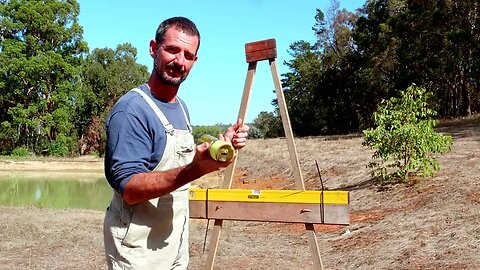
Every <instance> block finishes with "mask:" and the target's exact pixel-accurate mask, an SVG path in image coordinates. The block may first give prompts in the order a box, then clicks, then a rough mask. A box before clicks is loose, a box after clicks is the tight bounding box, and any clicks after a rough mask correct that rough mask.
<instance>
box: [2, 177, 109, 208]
mask: <svg viewBox="0 0 480 270" xmlns="http://www.w3.org/2000/svg"><path fill="white" fill-rule="evenodd" d="M92 177H95V178H90V179H89V180H88V181H85V180H84V179H81V178H78V179H79V180H76V179H72V176H68V175H65V176H64V177H59V176H55V177H51V178H49V177H43V178H40V179H39V178H38V177H25V176H9V177H0V190H1V192H0V205H5V206H36V207H40V208H55V209H65V208H82V209H92V210H101V211H103V210H104V209H105V208H107V206H108V205H109V203H110V200H111V198H112V189H111V187H110V186H109V185H108V183H107V181H106V180H105V178H104V177H102V176H99V175H98V174H97V175H95V176H92Z"/></svg>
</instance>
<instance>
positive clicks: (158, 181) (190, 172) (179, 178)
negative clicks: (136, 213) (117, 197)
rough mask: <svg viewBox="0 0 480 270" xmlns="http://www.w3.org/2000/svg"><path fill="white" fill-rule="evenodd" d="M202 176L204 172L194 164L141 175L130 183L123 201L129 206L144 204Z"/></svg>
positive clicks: (134, 177)
mask: <svg viewBox="0 0 480 270" xmlns="http://www.w3.org/2000/svg"><path fill="white" fill-rule="evenodd" d="M202 175H204V173H203V172H202V170H200V169H199V168H197V167H195V166H194V165H193V164H192V163H190V164H188V165H186V166H182V167H179V168H175V169H171V170H168V171H158V172H145V173H139V174H136V175H134V176H132V178H131V179H130V180H129V181H128V183H127V185H126V186H125V189H124V190H123V199H124V200H125V201H126V202H127V203H128V204H137V203H140V202H144V201H147V200H150V199H153V198H157V197H160V196H163V195H166V194H168V193H170V192H172V191H174V190H176V189H177V188H179V187H181V186H183V185H185V184H187V183H189V182H191V181H193V180H195V179H198V178H200V177H201V176H202Z"/></svg>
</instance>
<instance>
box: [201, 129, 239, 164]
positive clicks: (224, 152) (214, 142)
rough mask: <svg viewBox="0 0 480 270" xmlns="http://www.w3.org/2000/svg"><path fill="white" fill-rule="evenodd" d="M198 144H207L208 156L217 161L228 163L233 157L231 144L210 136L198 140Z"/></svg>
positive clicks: (233, 151) (233, 152)
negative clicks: (208, 145)
mask: <svg viewBox="0 0 480 270" xmlns="http://www.w3.org/2000/svg"><path fill="white" fill-rule="evenodd" d="M198 141H199V142H200V143H204V142H208V143H209V144H210V147H209V150H210V156H211V157H212V158H213V159H214V160H217V161H222V162H226V161H230V160H231V159H232V158H233V156H235V149H234V148H233V145H232V144H231V143H228V142H226V141H224V140H220V139H218V138H215V137H213V136H211V135H208V134H205V135H202V137H200V139H199V140H198Z"/></svg>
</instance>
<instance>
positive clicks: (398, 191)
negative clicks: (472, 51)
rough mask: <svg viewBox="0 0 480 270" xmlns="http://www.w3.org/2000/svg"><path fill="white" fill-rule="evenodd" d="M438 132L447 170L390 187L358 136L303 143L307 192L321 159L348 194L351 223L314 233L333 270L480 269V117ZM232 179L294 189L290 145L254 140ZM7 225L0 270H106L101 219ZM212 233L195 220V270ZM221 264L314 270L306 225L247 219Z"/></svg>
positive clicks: (227, 232) (5, 216)
mask: <svg viewBox="0 0 480 270" xmlns="http://www.w3.org/2000/svg"><path fill="white" fill-rule="evenodd" d="M439 131H441V132H443V133H447V134H450V135H452V136H453V137H454V145H453V148H452V151H451V152H450V153H448V154H446V155H444V156H441V157H439V161H440V164H441V171H440V172H439V173H437V174H436V175H435V176H434V177H430V178H423V179H419V178H418V179H413V181H412V182H410V183H405V184H404V183H396V184H391V185H379V184H377V183H375V182H374V181H372V180H371V178H370V175H369V171H368V170H367V168H366V165H367V164H368V162H369V160H370V157H371V154H372V152H371V151H370V150H369V149H367V148H364V147H362V145H361V142H362V138H361V137H360V136H356V135H351V136H345V137H342V136H337V137H315V138H302V139H297V140H296V146H297V152H298V157H299V161H300V164H301V167H302V172H303V175H304V178H305V183H306V186H307V188H308V189H319V188H320V182H319V177H318V173H317V169H316V166H315V160H317V162H318V164H319V166H320V169H321V175H322V179H323V181H324V185H325V187H326V188H327V189H342V190H348V191H350V197H351V207H352V211H351V224H350V225H349V226H332V225H316V226H315V228H316V231H317V239H318V242H319V246H320V249H321V254H322V260H323V264H324V267H325V269H472V270H473V269H479V268H480V255H479V254H480V180H479V179H480V152H479V149H480V132H479V131H480V117H478V116H476V117H471V118H468V119H462V120H451V121H444V122H443V123H442V125H441V126H440V127H439ZM6 162H7V161H0V171H1V170H11V169H12V167H8V168H6V169H5V166H7V165H5V164H3V163H6ZM57 162H61V161H57ZM76 162H77V163H78V164H76V165H75V166H73V168H74V169H78V168H81V166H83V165H85V164H86V165H85V168H86V169H85V170H90V169H91V168H100V170H101V168H102V163H101V160H96V161H76ZM26 164H27V165H25V166H26V167H27V168H32V167H33V166H31V163H29V162H27V163H26ZM81 164H82V165H81ZM64 165H65V166H66V164H64ZM8 166H12V165H11V164H10V165H8ZM22 166H23V165H22ZM44 166H46V167H49V168H51V167H56V168H60V167H61V166H62V164H59V163H55V165H54V166H52V165H51V163H49V162H45V164H44ZM40 167H42V166H40ZM234 179H235V182H234V185H233V187H234V188H246V189H251V188H256V189H291V188H294V187H295V185H294V180H293V170H292V166H291V164H290V159H289V155H288V151H287V145H286V141H285V140H284V139H271V140H252V141H250V142H249V144H248V146H247V147H246V149H244V151H243V152H242V153H241V154H240V156H239V159H238V163H237V170H236V174H235V177H234ZM222 181H223V179H222V174H218V173H217V174H211V175H208V176H205V177H202V178H201V179H199V180H197V181H196V182H195V184H196V185H197V186H200V187H210V188H215V187H220V186H221V183H222ZM0 218H1V220H2V221H3V222H2V223H0V238H1V239H2V240H1V241H0V269H105V264H104V255H103V240H102V223H103V213H102V212H98V211H86V210H80V209H69V210H49V209H37V208H15V207H13V208H12V207H0ZM206 226H207V222H206V221H204V220H192V222H191V226H190V228H191V241H190V242H191V245H190V253H191V263H190V269H201V268H202V267H203V265H204V263H205V261H206V253H203V246H204V239H205V232H206ZM212 227H213V222H210V225H209V229H208V232H207V245H206V248H207V249H208V241H209V239H210V236H211V228H212ZM206 252H208V250H207V251H206ZM215 266H216V269H312V268H313V266H312V262H311V257H310V252H309V249H308V243H307V238H306V236H305V234H304V225H303V224H280V223H259V222H242V221H230V222H228V221H226V222H224V229H223V230H222V235H221V240H220V245H219V250H218V253H217V260H216V263H215Z"/></svg>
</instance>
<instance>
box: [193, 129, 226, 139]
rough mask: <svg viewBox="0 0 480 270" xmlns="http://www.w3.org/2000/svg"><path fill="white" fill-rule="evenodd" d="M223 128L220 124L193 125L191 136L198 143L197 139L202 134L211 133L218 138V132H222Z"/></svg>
mask: <svg viewBox="0 0 480 270" xmlns="http://www.w3.org/2000/svg"><path fill="white" fill-rule="evenodd" d="M224 132H225V129H222V128H221V127H220V126H218V125H217V126H195V127H193V138H194V140H195V143H198V139H200V137H202V135H205V134H208V135H212V136H213V137H215V138H218V134H223V133H224Z"/></svg>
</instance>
